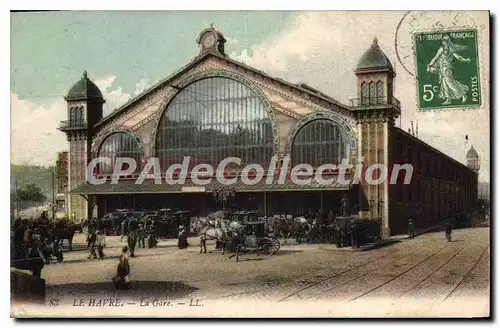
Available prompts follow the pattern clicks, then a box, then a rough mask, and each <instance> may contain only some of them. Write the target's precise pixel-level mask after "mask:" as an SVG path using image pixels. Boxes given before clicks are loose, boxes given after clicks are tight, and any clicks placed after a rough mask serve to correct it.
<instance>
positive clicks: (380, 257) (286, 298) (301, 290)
mask: <svg viewBox="0 0 500 328" xmlns="http://www.w3.org/2000/svg"><path fill="white" fill-rule="evenodd" d="M451 246H452V245H446V246H444V247H441V248H440V249H439V250H438V251H436V252H433V253H432V254H431V255H429V256H427V257H425V258H424V259H422V260H421V261H419V262H418V264H421V263H424V262H425V261H427V260H428V259H430V258H432V257H433V256H435V255H436V254H438V253H440V252H441V251H443V250H444V249H446V248H448V247H451ZM391 255H393V254H384V255H382V256H379V257H377V258H375V259H373V260H370V261H368V262H364V263H362V264H360V265H357V266H354V267H352V268H349V269H346V270H343V271H341V272H338V273H335V274H334V275H331V276H329V277H326V278H324V279H322V280H320V281H317V282H315V283H312V284H310V285H308V286H305V287H302V288H301V289H299V290H297V291H295V292H294V293H291V294H289V295H287V296H286V297H284V298H282V299H280V300H279V301H278V302H282V301H285V300H288V299H290V298H292V297H294V296H298V295H299V294H300V293H303V292H304V291H307V290H311V289H313V288H315V287H316V286H318V285H320V284H324V283H327V282H329V281H331V280H333V279H335V278H337V277H339V276H340V275H343V274H346V273H349V272H352V271H353V270H356V269H359V268H361V267H364V266H367V265H369V264H371V263H373V262H375V261H378V260H380V259H382V258H385V257H388V256H391ZM410 256H412V253H410V254H408V255H405V256H403V257H399V258H395V259H394V260H392V261H389V262H387V263H385V264H384V265H383V266H382V267H385V266H388V265H390V264H392V263H394V262H396V261H399V260H401V259H404V258H407V257H410ZM418 264H417V265H418ZM380 268H381V267H380V266H379V267H377V268H375V269H373V270H369V271H368V272H366V273H371V272H374V271H377V270H380ZM360 278H362V276H357V277H355V278H352V279H348V280H347V281H344V282H342V283H341V284H336V285H335V284H334V285H335V286H333V287H330V288H327V289H325V290H322V291H321V292H320V293H319V294H323V293H325V292H328V291H330V290H331V289H333V288H335V287H339V286H342V285H346V284H348V283H350V282H352V281H355V280H357V279H360Z"/></svg>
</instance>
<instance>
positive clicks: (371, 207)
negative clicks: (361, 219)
mask: <svg viewBox="0 0 500 328" xmlns="http://www.w3.org/2000/svg"><path fill="white" fill-rule="evenodd" d="M369 202H370V219H373V217H374V215H373V209H374V207H375V199H370V200H369Z"/></svg>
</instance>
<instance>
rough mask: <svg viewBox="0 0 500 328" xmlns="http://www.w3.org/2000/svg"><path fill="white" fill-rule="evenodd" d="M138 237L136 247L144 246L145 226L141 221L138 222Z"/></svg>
mask: <svg viewBox="0 0 500 328" xmlns="http://www.w3.org/2000/svg"><path fill="white" fill-rule="evenodd" d="M138 237H139V245H138V247H139V248H141V247H142V248H146V243H145V239H146V228H145V227H144V225H143V224H142V223H139V230H138Z"/></svg>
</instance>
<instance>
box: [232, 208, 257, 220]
mask: <svg viewBox="0 0 500 328" xmlns="http://www.w3.org/2000/svg"><path fill="white" fill-rule="evenodd" d="M230 220H231V221H233V222H234V221H236V222H256V221H258V220H259V214H258V212H256V211H237V212H233V213H231V215H230Z"/></svg>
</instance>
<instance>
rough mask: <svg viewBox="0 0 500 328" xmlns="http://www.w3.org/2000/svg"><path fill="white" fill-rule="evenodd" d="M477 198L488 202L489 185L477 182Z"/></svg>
mask: <svg viewBox="0 0 500 328" xmlns="http://www.w3.org/2000/svg"><path fill="white" fill-rule="evenodd" d="M478 193H479V198H482V199H487V200H490V184H489V183H488V182H479V191H478Z"/></svg>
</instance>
